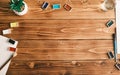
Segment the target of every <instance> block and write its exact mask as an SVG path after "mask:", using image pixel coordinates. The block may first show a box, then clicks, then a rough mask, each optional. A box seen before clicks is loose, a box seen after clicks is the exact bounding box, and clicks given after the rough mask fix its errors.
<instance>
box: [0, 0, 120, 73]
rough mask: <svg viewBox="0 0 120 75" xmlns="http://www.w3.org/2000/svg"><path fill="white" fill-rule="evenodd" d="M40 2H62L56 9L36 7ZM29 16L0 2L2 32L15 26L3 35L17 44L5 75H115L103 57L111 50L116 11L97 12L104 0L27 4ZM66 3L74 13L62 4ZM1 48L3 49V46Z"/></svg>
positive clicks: (35, 0) (31, 0)
mask: <svg viewBox="0 0 120 75" xmlns="http://www.w3.org/2000/svg"><path fill="white" fill-rule="evenodd" d="M44 1H48V2H50V4H51V5H52V4H55V3H57V4H59V3H60V4H61V9H60V10H52V8H51V5H50V7H48V9H47V10H42V9H41V8H40V7H41V5H42V3H43V2H44ZM25 2H27V4H28V6H29V12H28V13H27V14H26V15H25V16H21V17H20V16H16V15H15V14H14V13H13V12H12V11H11V10H10V9H9V0H0V30H1V31H2V30H3V29H7V28H9V23H10V22H16V21H17V22H19V23H20V26H19V27H18V28H12V29H13V30H12V34H9V35H4V36H7V37H10V38H13V39H15V40H18V41H19V45H18V56H17V57H15V58H14V59H13V60H12V62H11V65H10V67H9V70H8V73H7V75H119V74H120V71H118V70H117V69H116V68H115V66H114V64H115V62H114V60H110V59H109V58H108V56H107V52H108V51H112V52H113V40H112V34H113V33H115V23H114V25H113V26H111V27H109V28H107V27H106V25H105V24H106V22H107V21H108V20H110V19H112V20H113V21H114V22H115V13H114V10H109V11H107V12H103V11H101V9H100V8H99V6H100V4H101V3H102V2H103V0H25ZM65 3H68V4H69V5H71V6H72V8H73V9H72V11H71V12H68V11H66V10H65V9H64V8H63V5H64V4H65ZM1 46H2V45H1Z"/></svg>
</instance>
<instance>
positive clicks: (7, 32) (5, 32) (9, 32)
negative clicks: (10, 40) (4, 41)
mask: <svg viewBox="0 0 120 75" xmlns="http://www.w3.org/2000/svg"><path fill="white" fill-rule="evenodd" d="M2 32H3V35H5V34H11V29H6V30H3V31H2Z"/></svg>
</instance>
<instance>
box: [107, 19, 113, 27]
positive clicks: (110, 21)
mask: <svg viewBox="0 0 120 75" xmlns="http://www.w3.org/2000/svg"><path fill="white" fill-rule="evenodd" d="M113 23H114V22H113V21H112V20H109V21H108V22H107V23H106V25H107V27H110V26H112V25H113Z"/></svg>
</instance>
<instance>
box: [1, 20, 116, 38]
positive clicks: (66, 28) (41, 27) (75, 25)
mask: <svg viewBox="0 0 120 75" xmlns="http://www.w3.org/2000/svg"><path fill="white" fill-rule="evenodd" d="M108 20H109V19H106V20H15V21H18V22H19V23H20V24H19V27H18V28H12V29H13V30H12V34H10V35H7V36H8V37H12V38H14V39H17V40H22V39H112V34H113V33H114V32H115V21H114V20H113V21H114V25H113V26H111V27H109V28H107V26H106V23H107V22H108ZM2 21H3V20H2ZM10 22H14V21H13V20H12V21H11V20H5V21H3V22H1V23H0V25H2V26H1V27H0V30H2V29H5V28H9V23H10ZM4 25H5V26H4ZM3 26H4V27H3ZM88 36H89V37H88Z"/></svg>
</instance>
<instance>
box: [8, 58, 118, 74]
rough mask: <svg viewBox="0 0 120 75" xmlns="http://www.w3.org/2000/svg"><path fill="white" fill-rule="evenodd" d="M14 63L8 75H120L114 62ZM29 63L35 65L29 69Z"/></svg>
mask: <svg viewBox="0 0 120 75" xmlns="http://www.w3.org/2000/svg"><path fill="white" fill-rule="evenodd" d="M72 62H73V61H32V62H31V61H24V62H22V61H21V62H20V61H13V62H12V63H11V67H10V70H9V71H8V73H9V74H8V75H18V74H19V75H23V74H26V75H53V74H54V75H90V74H91V75H101V73H102V74H104V75H116V74H119V73H120V71H118V70H117V69H116V68H115V67H114V64H115V63H114V62H113V61H112V60H96V61H74V62H76V64H73V63H72ZM29 63H34V67H33V68H29V65H28V64H29Z"/></svg>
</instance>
